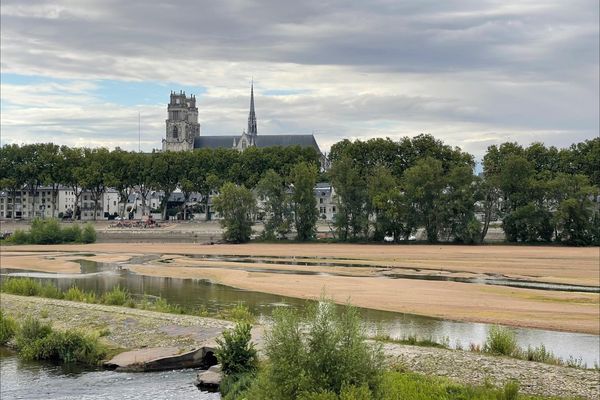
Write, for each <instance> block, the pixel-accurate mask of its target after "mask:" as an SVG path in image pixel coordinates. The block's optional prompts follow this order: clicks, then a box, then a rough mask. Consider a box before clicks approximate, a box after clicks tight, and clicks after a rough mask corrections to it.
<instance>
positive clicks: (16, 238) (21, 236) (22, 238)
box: [8, 229, 30, 244]
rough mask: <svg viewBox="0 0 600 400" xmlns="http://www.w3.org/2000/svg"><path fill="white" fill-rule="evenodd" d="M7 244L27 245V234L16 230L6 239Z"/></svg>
mask: <svg viewBox="0 0 600 400" xmlns="http://www.w3.org/2000/svg"><path fill="white" fill-rule="evenodd" d="M8 241H9V242H11V243H14V244H29V243H30V238H29V234H28V233H27V232H25V231H23V230H21V229H17V230H16V231H15V232H14V233H13V234H12V235H11V236H10V238H9V239H8Z"/></svg>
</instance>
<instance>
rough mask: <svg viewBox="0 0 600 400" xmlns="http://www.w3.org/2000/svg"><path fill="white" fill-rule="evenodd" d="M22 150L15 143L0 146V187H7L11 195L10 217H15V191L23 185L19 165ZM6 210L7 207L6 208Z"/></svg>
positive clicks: (22, 175)
mask: <svg viewBox="0 0 600 400" xmlns="http://www.w3.org/2000/svg"><path fill="white" fill-rule="evenodd" d="M22 163H23V152H22V150H21V148H20V147H19V146H18V145H16V144H9V145H5V146H2V147H1V148H0V187H1V188H3V189H8V192H9V193H10V196H11V202H10V204H11V208H12V209H11V219H13V220H14V219H15V217H16V198H17V192H19V191H21V190H22V189H23V186H24V185H25V176H24V174H23V170H22V169H21V165H22ZM7 210H8V208H7Z"/></svg>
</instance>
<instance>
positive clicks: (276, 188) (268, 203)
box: [256, 169, 293, 240]
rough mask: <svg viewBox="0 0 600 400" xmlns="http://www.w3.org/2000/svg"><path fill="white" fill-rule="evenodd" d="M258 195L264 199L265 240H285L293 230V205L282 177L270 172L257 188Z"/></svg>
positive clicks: (263, 235) (263, 234)
mask: <svg viewBox="0 0 600 400" xmlns="http://www.w3.org/2000/svg"><path fill="white" fill-rule="evenodd" d="M256 189H257V192H258V195H259V196H260V197H261V198H262V199H264V201H265V206H264V210H263V212H264V217H263V219H264V223H265V229H264V231H263V233H262V238H263V239H265V240H275V239H278V238H281V239H285V238H286V236H287V234H289V233H290V231H291V230H292V222H293V220H292V217H293V214H292V203H291V196H290V193H288V188H287V187H286V185H285V182H284V180H283V178H282V177H281V176H279V175H278V174H277V173H276V172H275V171H273V170H272V169H270V170H268V171H267V172H266V173H265V175H264V176H263V178H262V179H261V180H260V181H259V182H258V185H257V187H256Z"/></svg>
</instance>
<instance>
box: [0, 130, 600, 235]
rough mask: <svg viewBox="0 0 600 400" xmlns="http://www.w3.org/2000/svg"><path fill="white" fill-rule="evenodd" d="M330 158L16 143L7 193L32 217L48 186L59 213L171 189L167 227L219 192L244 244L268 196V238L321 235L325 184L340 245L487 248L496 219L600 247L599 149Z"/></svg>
mask: <svg viewBox="0 0 600 400" xmlns="http://www.w3.org/2000/svg"><path fill="white" fill-rule="evenodd" d="M320 156H321V155H320V154H318V153H317V152H316V151H315V150H314V149H312V148H300V147H285V148H282V147H272V148H254V147H253V148H249V149H247V150H245V151H244V152H238V151H236V150H231V149H214V150H212V149H203V150H198V151H194V152H156V153H135V152H126V151H122V150H120V149H116V150H114V151H109V150H107V149H104V148H98V149H87V148H83V149H82V148H69V147H66V146H63V147H59V146H57V145H54V144H31V145H24V146H17V145H6V146H4V147H2V148H0V186H1V187H2V188H3V189H5V190H7V191H8V192H9V193H12V196H13V200H14V196H15V195H16V193H17V192H18V191H21V190H23V189H25V190H27V191H28V192H29V193H30V199H31V200H30V201H31V202H32V209H35V201H36V200H35V199H36V196H35V194H36V192H37V191H38V190H39V188H40V186H42V185H44V186H50V187H51V188H52V193H53V196H52V209H53V215H54V211H55V210H56V197H57V193H58V187H59V185H63V186H67V187H70V188H71V189H72V190H73V192H74V194H75V196H76V197H77V199H76V202H75V203H76V204H79V201H78V196H79V195H80V194H81V193H82V190H85V191H87V192H89V193H90V194H91V195H92V200H93V201H94V202H95V204H96V209H97V208H98V207H97V205H98V202H99V201H100V199H101V197H102V194H103V193H104V191H105V190H106V189H107V188H109V187H111V188H114V189H116V190H117V191H118V192H119V194H120V199H121V200H120V201H121V202H123V203H125V202H126V201H127V199H128V197H129V194H130V193H131V192H132V191H133V190H136V191H137V192H138V193H140V195H141V197H142V203H143V204H144V207H145V204H146V199H147V197H148V195H149V193H150V192H151V191H162V192H164V193H165V194H166V195H165V196H164V197H163V200H162V211H163V217H164V216H165V215H166V211H167V210H166V208H167V201H168V197H169V194H170V193H172V192H173V191H174V190H175V189H177V188H179V189H180V190H181V191H182V193H183V195H184V198H185V200H186V201H187V200H188V199H189V197H190V195H191V194H192V193H201V194H202V195H203V196H202V197H203V199H204V201H206V204H207V205H208V202H209V199H210V195H211V193H212V192H214V191H219V192H220V195H219V197H218V199H215V206H216V207H217V210H218V211H219V212H220V214H221V215H222V216H224V217H225V218H224V224H225V226H226V228H227V229H226V230H227V232H229V233H228V234H227V235H228V238H229V239H231V240H235V241H244V240H247V238H249V236H250V233H249V232H250V231H251V225H252V221H253V220H254V216H255V214H256V213H255V211H256V210H255V207H256V200H255V196H256V195H258V196H260V197H261V198H263V199H265V209H264V210H263V211H264V215H265V221H264V222H265V236H267V237H268V238H278V237H285V236H286V235H288V234H289V233H290V232H291V231H292V230H295V231H296V232H297V237H298V239H300V240H305V239H309V238H312V237H313V236H314V233H315V223H316V220H317V219H318V211H317V205H316V200H315V196H314V192H313V188H314V186H315V183H316V182H317V181H318V180H329V181H331V183H332V184H333V187H334V189H335V192H336V195H337V196H336V199H337V200H336V201H337V212H336V218H335V221H334V227H335V232H336V233H337V237H338V238H339V239H340V240H376V241H380V240H383V239H384V237H388V238H389V237H392V238H393V240H395V241H400V240H407V239H408V238H409V237H410V236H411V235H414V234H415V233H416V232H417V230H418V229H421V228H422V229H423V230H424V232H425V234H426V238H427V240H429V241H430V242H436V241H439V240H444V241H456V242H463V243H479V242H481V241H483V238H485V236H486V234H487V232H488V228H489V226H490V224H491V223H493V222H494V221H498V222H500V221H501V222H502V227H503V229H504V231H505V234H506V237H507V239H508V240H509V241H513V242H514V241H519V242H539V241H551V240H556V241H560V242H565V243H569V244H575V245H586V244H590V243H598V242H599V240H600V238H599V217H598V203H597V202H596V197H595V196H597V195H598V186H599V185H600V172H599V170H598V165H600V139H594V140H587V141H584V142H581V143H577V144H574V145H572V146H571V147H570V148H567V149H557V148H554V147H546V146H544V145H543V144H541V143H534V144H532V145H530V146H529V147H523V146H520V145H518V144H516V143H504V144H502V145H500V146H490V147H489V148H488V151H487V153H486V154H485V156H484V158H483V173H482V174H480V175H476V174H474V167H475V162H474V159H473V157H472V156H471V155H470V154H468V153H466V152H463V151H462V150H460V149H459V148H457V147H450V146H448V145H445V144H444V143H442V142H441V141H439V140H436V139H435V138H434V137H432V136H430V135H419V136H416V137H414V138H403V139H401V140H400V141H392V140H390V139H372V140H368V141H354V142H351V141H348V140H344V141H341V142H338V143H336V144H335V145H334V146H333V147H332V149H331V153H330V155H329V162H330V163H331V169H330V170H329V171H327V172H324V173H323V172H319V169H318V167H317V166H318V165H319V163H320ZM250 189H252V190H250ZM13 204H14V201H13ZM124 209H125V207H124V206H123V207H122V210H124ZM76 214H77V211H76ZM208 215H209V214H208V213H207V217H208ZM13 216H14V214H13ZM236 232H237V233H236Z"/></svg>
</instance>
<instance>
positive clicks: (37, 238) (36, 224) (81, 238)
mask: <svg viewBox="0 0 600 400" xmlns="http://www.w3.org/2000/svg"><path fill="white" fill-rule="evenodd" d="M95 241H96V231H95V230H94V227H93V226H92V225H90V224H86V226H85V228H84V229H83V231H82V230H81V228H80V227H79V225H72V226H69V227H65V228H61V226H60V223H59V222H58V220H56V219H39V218H36V219H34V220H33V222H32V223H31V228H30V229H29V232H25V231H22V230H17V231H15V233H13V235H12V236H11V237H10V242H11V243H15V244H59V243H77V242H83V243H93V242H95Z"/></svg>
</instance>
